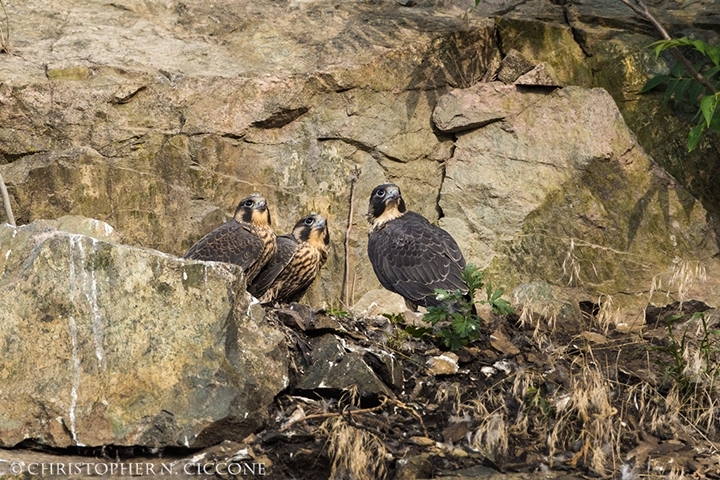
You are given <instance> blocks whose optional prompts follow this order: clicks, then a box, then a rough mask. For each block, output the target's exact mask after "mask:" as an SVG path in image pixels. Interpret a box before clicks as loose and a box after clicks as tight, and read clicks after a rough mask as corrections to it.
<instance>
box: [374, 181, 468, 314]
mask: <svg viewBox="0 0 720 480" xmlns="http://www.w3.org/2000/svg"><path fill="white" fill-rule="evenodd" d="M368 221H369V222H370V223H371V224H372V227H371V229H370V232H369V234H368V256H369V257H370V263H372V266H373V270H375V275H376V276H377V278H378V280H380V283H381V284H382V286H383V287H385V288H387V289H388V290H390V291H391V292H395V293H398V294H400V295H402V297H403V298H405V303H406V304H407V306H408V308H410V309H412V310H416V309H417V307H418V305H422V306H423V307H428V306H438V305H439V304H440V302H439V301H438V300H437V299H436V297H435V289H436V288H441V289H444V290H449V291H455V290H460V291H461V292H463V293H467V290H468V289H467V285H466V284H465V282H464V281H463V279H462V270H463V268H465V258H464V257H463V254H462V252H461V251H460V247H458V244H457V242H455V239H453V238H452V237H451V236H450V234H449V233H447V232H446V231H445V230H443V229H442V228H440V227H437V226H435V225H433V224H431V223H430V222H429V221H427V219H425V217H423V216H422V215H419V214H417V213H415V212H411V211H408V210H407V208H406V207H405V201H404V200H403V198H402V195H401V194H400V189H399V188H398V186H397V185H393V184H391V183H388V184H384V185H378V186H377V187H375V189H374V190H373V191H372V194H371V195H370V206H369V209H368Z"/></svg>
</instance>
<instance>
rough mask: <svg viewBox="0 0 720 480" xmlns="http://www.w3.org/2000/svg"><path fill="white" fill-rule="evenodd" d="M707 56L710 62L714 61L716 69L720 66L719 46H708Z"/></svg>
mask: <svg viewBox="0 0 720 480" xmlns="http://www.w3.org/2000/svg"><path fill="white" fill-rule="evenodd" d="M705 55H707V56H708V57H710V60H712V62H713V63H714V64H715V66H716V67H718V66H720V47H718V46H717V45H708V47H707V48H706V49H705Z"/></svg>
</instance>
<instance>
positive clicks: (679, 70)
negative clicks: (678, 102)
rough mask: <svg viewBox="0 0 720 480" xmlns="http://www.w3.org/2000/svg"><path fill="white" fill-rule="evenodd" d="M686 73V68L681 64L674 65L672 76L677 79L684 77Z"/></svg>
mask: <svg viewBox="0 0 720 480" xmlns="http://www.w3.org/2000/svg"><path fill="white" fill-rule="evenodd" d="M684 73H685V67H684V66H683V64H682V63H680V62H677V63H676V64H675V65H673V67H672V70H670V75H672V76H673V77H677V78H681V77H683V74H684Z"/></svg>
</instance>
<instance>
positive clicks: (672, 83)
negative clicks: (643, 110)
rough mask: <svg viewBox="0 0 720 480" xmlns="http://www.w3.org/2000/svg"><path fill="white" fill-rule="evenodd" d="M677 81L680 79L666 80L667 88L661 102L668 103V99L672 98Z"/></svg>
mask: <svg viewBox="0 0 720 480" xmlns="http://www.w3.org/2000/svg"><path fill="white" fill-rule="evenodd" d="M678 83H680V80H678V79H677V78H674V79H672V80H670V81H669V82H668V88H667V89H666V90H665V95H663V103H664V104H665V105H667V104H669V103H670V100H671V99H672V97H673V94H674V93H675V90H676V89H677V88H678Z"/></svg>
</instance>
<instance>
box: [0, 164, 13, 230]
mask: <svg viewBox="0 0 720 480" xmlns="http://www.w3.org/2000/svg"><path fill="white" fill-rule="evenodd" d="M0 193H2V199H3V205H5V214H6V215H7V220H8V223H9V224H10V225H12V226H13V227H14V226H15V217H14V216H13V212H12V207H11V206H10V195H8V191H7V188H6V187H5V181H4V180H3V178H2V175H0Z"/></svg>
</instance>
